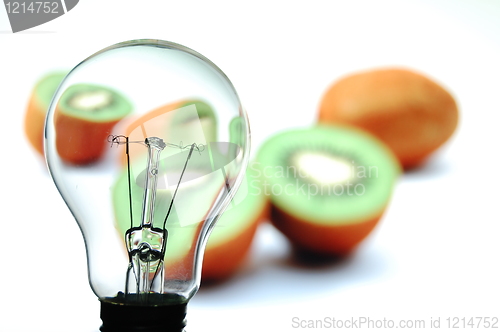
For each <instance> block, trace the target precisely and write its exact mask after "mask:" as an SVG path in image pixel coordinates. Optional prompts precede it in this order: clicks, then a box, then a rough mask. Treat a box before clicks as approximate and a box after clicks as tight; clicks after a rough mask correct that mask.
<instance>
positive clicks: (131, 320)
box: [100, 300, 187, 332]
mask: <svg viewBox="0 0 500 332" xmlns="http://www.w3.org/2000/svg"><path fill="white" fill-rule="evenodd" d="M186 309H187V303H182V304H169V305H153V306H147V305H137V304H123V303H116V302H108V301H103V300H101V320H102V325H101V328H100V331H101V332H182V331H184V327H185V326H186V319H185V317H186Z"/></svg>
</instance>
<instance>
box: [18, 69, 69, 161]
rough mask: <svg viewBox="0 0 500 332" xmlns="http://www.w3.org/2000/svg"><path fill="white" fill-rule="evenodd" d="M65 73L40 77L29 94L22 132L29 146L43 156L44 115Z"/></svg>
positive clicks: (54, 73)
mask: <svg viewBox="0 0 500 332" xmlns="http://www.w3.org/2000/svg"><path fill="white" fill-rule="evenodd" d="M65 76H66V73H65V72H53V73H50V74H48V75H46V76H44V77H42V78H41V79H40V80H39V81H38V82H37V83H36V85H35V87H34V88H33V91H32V92H31V96H30V100H29V103H28V108H27V110H26V115H25V118H24V131H25V133H26V136H27V138H28V141H29V142H30V144H31V145H32V146H33V147H34V148H35V150H36V151H38V152H39V153H40V154H41V155H43V128H44V125H45V115H46V114H47V110H48V108H49V105H50V102H51V101H52V97H53V96H54V93H55V92H56V90H57V88H58V87H59V84H60V83H61V82H62V80H63V79H64V77H65Z"/></svg>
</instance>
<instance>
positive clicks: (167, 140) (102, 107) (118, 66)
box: [45, 40, 250, 331]
mask: <svg viewBox="0 0 500 332" xmlns="http://www.w3.org/2000/svg"><path fill="white" fill-rule="evenodd" d="M249 139H250V132H249V125H248V120H247V116H246V113H245V111H244V110H243V108H242V106H241V104H240V100H239V98H238V95H237V93H236V91H235V89H234V87H233V85H232V84H231V82H230V81H229V80H228V78H227V77H226V76H225V75H224V73H223V72H222V71H221V70H220V69H219V68H218V67H216V66H215V65H214V64H213V63H212V62H210V61H209V60H208V59H206V58H205V57H203V56H202V55H200V54H198V53H196V52H195V51H193V50H191V49H188V48H186V47H184V46H181V45H177V44H173V43H169V42H165V41H159V40H134V41H128V42H124V43H120V44H117V45H113V46H111V47H108V48H106V49H104V50H102V51H100V52H98V53H96V54H94V55H92V56H90V57H89V58H87V59H86V60H84V61H83V62H81V63H80V64H79V65H78V66H76V67H75V68H74V69H73V70H72V71H71V72H70V73H69V74H68V75H67V76H66V78H65V79H64V80H63V82H62V83H61V85H60V86H59V89H58V91H57V92H56V94H55V96H54V99H53V100H52V103H51V106H50V109H49V111H48V114H47V119H46V127H45V155H46V158H47V163H48V166H49V170H50V173H51V175H52V178H53V180H54V182H55V184H56V186H57V188H58V190H59V192H60V193H61V196H62V197H63V198H64V200H65V202H66V204H67V206H68V207H69V209H70V210H71V212H72V213H73V216H74V217H75V219H76V220H77V222H78V224H79V226H80V229H81V231H82V234H83V236H84V239H85V245H86V249H87V259H88V272H89V281H90V284H91V287H92V289H93V291H94V293H95V294H96V295H97V296H98V297H99V299H100V300H101V303H103V304H105V305H111V306H113V305H116V307H117V308H124V307H126V308H128V309H130V308H138V307H144V308H149V307H169V306H171V305H173V306H175V305H183V304H186V303H187V302H188V301H189V299H190V298H191V297H192V296H193V295H194V294H195V293H196V291H197V290H198V287H199V285H200V278H201V277H200V276H201V263H202V256H203V251H204V247H205V244H206V242H207V239H208V236H209V233H210V231H211V229H212V228H213V227H214V225H215V223H216V221H217V219H218V218H219V217H220V215H221V214H222V213H223V211H224V209H225V208H226V206H227V205H228V204H229V203H230V201H231V199H232V196H233V194H234V193H235V192H236V190H237V188H238V186H239V184H240V182H241V181H242V179H243V174H244V171H245V169H246V166H247V163H248V155H249ZM55 231H56V230H55ZM134 310H135V309H134ZM103 321H104V318H103ZM105 325H106V322H105V323H104V325H103V327H101V329H102V330H103V331H104V330H106V331H107V330H110V331H111V330H112V329H110V328H108V329H106V328H104V327H105ZM108 325H109V324H108ZM129 325H130V324H129ZM132 325H133V324H132ZM108 327H109V326H108ZM122 330H123V329H122Z"/></svg>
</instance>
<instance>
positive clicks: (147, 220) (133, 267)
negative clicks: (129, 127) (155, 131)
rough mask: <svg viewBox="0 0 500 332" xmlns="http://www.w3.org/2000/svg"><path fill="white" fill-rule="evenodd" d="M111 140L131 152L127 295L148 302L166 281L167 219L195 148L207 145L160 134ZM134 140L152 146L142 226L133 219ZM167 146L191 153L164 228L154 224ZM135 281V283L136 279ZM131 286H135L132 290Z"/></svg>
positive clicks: (149, 147)
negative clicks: (172, 139) (168, 138)
mask: <svg viewBox="0 0 500 332" xmlns="http://www.w3.org/2000/svg"><path fill="white" fill-rule="evenodd" d="M108 141H109V142H110V143H111V146H113V145H114V144H116V145H122V144H126V154H127V171H128V182H129V187H128V189H129V204H130V218H131V226H130V228H129V229H128V230H127V232H126V233H125V243H126V245H127V250H128V253H129V264H128V269H127V281H126V287H125V288H126V289H125V294H133V293H136V294H137V298H138V300H139V301H140V302H143V303H146V302H147V301H148V294H149V293H163V288H164V287H163V286H164V285H163V281H164V273H165V271H164V267H163V265H164V264H163V261H164V256H165V250H166V244H167V238H168V231H167V228H166V226H167V220H168V217H169V215H170V213H171V211H172V207H173V203H174V200H175V197H176V195H177V191H178V189H179V186H180V183H181V181H182V177H183V175H184V172H185V170H186V168H187V164H188V162H189V159H190V158H191V155H192V153H193V151H194V150H197V151H198V152H199V153H201V151H203V149H204V146H203V145H201V144H200V145H197V144H194V143H193V144H191V145H187V146H183V144H182V142H181V143H180V144H179V145H177V144H172V143H166V142H164V141H163V140H162V139H161V138H158V137H148V138H146V139H145V140H144V141H143V142H138V141H129V139H128V137H126V136H110V137H109V138H108ZM130 143H140V144H143V145H145V146H146V147H147V148H148V158H147V169H146V172H145V175H144V176H145V186H144V187H145V189H144V195H143V201H142V214H141V224H140V226H138V227H134V226H133V220H132V216H133V213H132V194H131V178H130V159H129V154H128V152H129V149H128V145H129V144H130ZM165 147H172V148H180V149H187V148H188V147H189V149H190V150H189V153H188V156H187V158H186V161H185V163H184V167H183V169H182V172H181V175H180V177H179V180H178V183H177V186H176V188H175V191H174V193H173V195H172V199H171V200H170V205H169V207H168V211H167V213H166V215H165V218H164V221H163V227H162V228H159V227H154V226H153V221H154V214H155V202H156V192H157V186H158V174H159V172H158V169H159V165H160V156H161V152H162V151H163V149H164V148H165ZM134 281H135V282H134ZM130 286H132V287H133V288H135V291H134V290H131V289H129V288H130Z"/></svg>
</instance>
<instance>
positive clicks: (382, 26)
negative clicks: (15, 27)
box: [0, 0, 500, 332]
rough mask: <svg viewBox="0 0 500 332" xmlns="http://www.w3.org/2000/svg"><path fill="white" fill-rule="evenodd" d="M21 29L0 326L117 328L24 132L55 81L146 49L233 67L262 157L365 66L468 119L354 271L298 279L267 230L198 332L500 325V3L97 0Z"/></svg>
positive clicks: (9, 106)
mask: <svg viewBox="0 0 500 332" xmlns="http://www.w3.org/2000/svg"><path fill="white" fill-rule="evenodd" d="M9 30H10V27H9V24H8V21H7V17H6V14H5V12H4V8H3V7H2V8H0V112H1V113H0V114H1V116H2V120H1V122H0V123H1V126H2V129H1V131H0V136H1V142H2V154H1V162H0V167H1V172H0V174H1V175H2V191H3V195H2V198H1V201H0V202H1V203H0V204H1V211H2V215H3V217H2V218H1V220H0V222H1V228H0V229H1V230H0V232H1V235H0V237H1V239H2V241H1V242H0V248H1V256H0V257H1V260H2V263H1V264H0V271H1V272H0V287H1V289H2V290H1V292H0V297H1V301H2V307H1V310H0V326H1V327H0V330H2V331H51V332H58V331H66V332H67V331H82V332H91V331H97V329H98V327H99V325H100V319H99V302H98V301H97V299H96V297H95V296H94V294H93V293H92V291H91V289H90V287H89V286H88V282H87V276H86V259H85V250H84V244H83V240H82V238H81V235H80V232H79V229H78V227H77V225H76V223H75V222H74V221H73V219H72V217H71V215H70V213H69V212H68V211H67V209H66V207H65V205H64V204H63V202H62V199H60V198H59V196H58V194H57V191H56V190H55V187H54V186H53V184H52V182H51V180H50V178H49V176H48V174H47V171H46V170H45V166H44V164H43V162H42V161H41V159H40V158H39V157H38V156H37V155H36V154H35V153H34V152H33V150H32V149H31V147H30V146H29V145H28V144H27V142H26V140H25V138H24V134H23V130H22V123H23V116H24V112H25V108H26V104H27V101H28V97H29V94H30V92H31V88H32V86H33V84H34V83H35V81H36V80H37V79H39V78H40V76H41V75H43V74H44V73H46V72H48V71H50V70H52V69H56V68H63V69H65V68H71V67H73V66H74V65H76V64H77V63H79V62H80V61H81V60H83V59H84V58H86V57H87V56H89V55H91V54H92V53H94V52H96V51H98V50H100V49H102V48H104V47H107V46H109V45H111V44H114V43H117V42H120V41H125V40H129V39H136V38H158V39H164V40H169V41H173V42H177V43H180V44H183V45H186V46H188V47H190V48H192V49H194V50H196V51H198V52H200V53H202V54H203V55H205V56H206V57H208V58H209V59H211V60H212V61H213V62H214V63H216V64H217V65H218V66H219V67H220V68H221V69H222V70H223V71H224V72H225V73H226V74H227V75H228V77H229V78H230V79H231V80H232V82H233V83H234V85H235V86H236V89H237V90H238V92H239V94H240V97H241V99H242V102H243V104H244V105H245V107H246V109H247V111H248V113H249V116H250V119H251V126H252V135H253V136H252V139H253V151H254V152H255V151H256V150H257V149H258V147H259V145H260V144H261V143H262V141H263V140H264V139H265V138H266V137H268V136H269V135H271V134H272V133H274V132H276V131H278V130H281V129H285V128H292V127H304V126H308V125H311V124H313V123H314V121H315V117H316V112H317V106H318V103H319V100H320V98H321V95H322V94H323V92H324V91H325V89H326V88H327V87H328V86H329V85H330V84H331V83H332V82H333V81H335V80H336V79H338V78H339V77H341V76H342V75H346V74H349V73H351V72H354V71H358V70H361V69H366V68H373V67H379V66H395V65H398V66H405V67H409V68H413V69H416V70H419V71H421V72H423V73H425V74H427V75H428V76H430V77H432V78H434V79H435V80H436V81H438V82H439V83H441V84H442V85H443V86H445V87H446V88H447V89H448V90H449V91H450V92H451V93H452V94H453V95H454V96H455V98H456V100H457V102H458V104H459V106H460V112H461V118H460V125H459V128H458V130H457V132H456V135H455V136H454V137H453V139H452V140H450V141H449V142H448V144H447V145H446V146H445V147H444V148H442V149H441V150H440V151H439V152H438V153H436V154H435V155H434V156H433V158H432V159H431V160H430V161H429V163H428V164H427V165H426V166H425V167H424V168H422V169H420V170H418V171H414V172H412V173H407V174H404V175H403V176H402V178H401V180H400V181H399V183H398V185H397V188H396V190H395V193H394V198H393V200H392V203H391V205H390V207H389V209H388V211H387V214H386V215H385V217H384V218H383V220H382V221H381V224H380V225H379V227H378V228H377V229H376V231H375V232H374V233H373V234H372V235H371V237H370V238H369V239H368V240H367V241H365V242H364V243H363V245H362V246H361V247H360V248H359V250H358V251H357V252H356V254H354V255H353V256H352V257H351V258H350V259H348V260H346V261H343V262H341V263H338V264H332V265H326V266H322V267H317V268H305V267H301V266H298V265H296V264H294V263H293V262H292V261H291V260H290V252H289V247H288V244H287V242H286V241H285V239H284V238H283V237H281V236H280V235H279V234H278V233H277V232H276V231H274V229H272V228H271V227H270V226H267V227H266V226H265V227H263V228H261V230H260V231H259V233H258V236H257V238H256V241H255V243H254V247H253V251H252V255H251V257H250V261H249V263H248V265H247V266H246V267H245V269H244V270H243V271H242V272H241V273H240V274H239V275H237V276H235V278H233V279H231V280H229V281H227V282H225V283H222V284H220V285H215V286H211V287H204V286H203V287H202V289H201V290H200V292H199V293H198V294H197V295H196V296H195V297H194V298H193V300H192V301H191V304H190V306H189V311H188V330H189V331H191V332H192V331H295V330H297V329H295V328H293V324H292V322H293V321H292V320H293V319H294V317H298V318H299V319H314V320H321V319H324V318H325V317H335V318H336V319H343V320H348V319H351V318H355V319H356V318H359V317H367V318H370V319H373V320H378V319H380V320H382V319H384V318H386V319H392V320H394V321H395V322H396V324H397V323H398V321H399V320H401V319H403V320H416V319H423V320H425V323H426V330H427V329H430V323H429V322H430V319H431V317H432V318H433V319H436V318H438V317H440V318H441V329H442V330H446V329H445V327H446V317H455V316H456V317H460V318H462V317H472V316H490V317H491V316H496V317H499V316H500V300H499V298H500V286H499V280H500V272H499V270H500V268H499V254H500V241H499V233H500V226H499V223H500V210H499V205H500V204H499V203H500V199H499V198H500V197H499V194H498V188H499V186H500V181H499V178H500V177H499V175H498V172H499V170H498V161H499V157H498V154H499V152H500V149H499V144H498V143H499V134H498V132H499V112H500V98H499V92H500V60H499V59H500V1H495V0H489V1H488V0H470V1H466V0H455V1H444V0H435V1H431V0H429V1H425V0H421V1H417V0H414V1H386V0H384V1H309V2H307V3H306V2H296V1H249V2H246V3H244V4H243V3H241V4H240V3H238V2H236V1H171V0H167V1H159V0H158V1H155V0H143V1H131V0H121V1H111V0H106V1H102V0H101V1H99V0H81V1H80V3H79V4H78V5H77V6H76V7H75V8H74V9H73V10H72V11H70V12H69V13H67V14H66V15H64V16H62V17H60V18H58V19H56V20H54V21H52V22H49V23H46V24H44V25H41V26H39V27H35V28H33V29H30V30H28V31H25V32H21V33H17V34H12V33H11V32H10V31H9ZM498 325H499V326H500V323H499V324H498ZM301 330H304V329H301ZM359 330H363V329H359Z"/></svg>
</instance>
